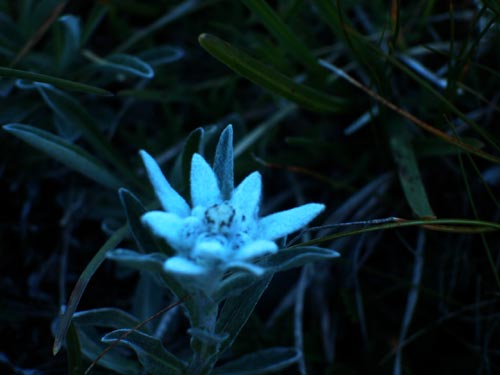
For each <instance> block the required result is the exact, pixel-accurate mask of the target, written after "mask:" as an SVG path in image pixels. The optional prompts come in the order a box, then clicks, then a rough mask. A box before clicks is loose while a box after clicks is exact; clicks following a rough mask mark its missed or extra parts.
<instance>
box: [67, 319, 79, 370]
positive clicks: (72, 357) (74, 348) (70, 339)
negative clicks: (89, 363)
mask: <svg viewBox="0 0 500 375" xmlns="http://www.w3.org/2000/svg"><path fill="white" fill-rule="evenodd" d="M66 346H67V348H68V353H67V358H68V374H69V375H83V363H82V351H81V348H80V339H79V337H78V331H77V329H76V328H75V326H74V325H73V324H72V323H71V324H70V326H69V329H68V336H67V341H66Z"/></svg>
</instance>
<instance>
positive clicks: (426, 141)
mask: <svg viewBox="0 0 500 375" xmlns="http://www.w3.org/2000/svg"><path fill="white" fill-rule="evenodd" d="M461 139H462V141H464V142H465V143H467V144H468V145H470V146H472V147H475V148H477V149H481V148H483V147H484V143H483V142H481V141H480V140H479V139H477V138H471V137H462V138H461ZM412 144H413V149H414V152H415V155H416V156H417V157H418V158H420V157H431V156H433V157H438V156H449V155H456V154H457V152H464V150H462V149H460V148H458V147H456V146H454V145H452V144H450V143H448V142H446V141H444V140H442V139H440V138H430V137H426V138H419V139H415V140H414V141H413V142H412Z"/></svg>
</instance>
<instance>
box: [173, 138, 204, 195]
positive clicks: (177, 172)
mask: <svg viewBox="0 0 500 375" xmlns="http://www.w3.org/2000/svg"><path fill="white" fill-rule="evenodd" d="M204 137H205V130H204V129H203V128H196V129H194V130H193V131H192V132H191V133H189V135H188V136H187V138H186V142H185V143H184V147H183V148H182V151H181V152H180V154H179V155H178V156H177V159H176V161H175V165H174V167H173V169H172V174H171V176H170V179H169V181H171V183H172V187H173V188H174V189H175V190H176V191H178V192H180V193H181V194H182V193H186V192H188V191H189V190H188V189H189V179H190V171H191V159H192V158H193V154H195V153H198V154H203V142H204ZM184 195H187V194H184Z"/></svg>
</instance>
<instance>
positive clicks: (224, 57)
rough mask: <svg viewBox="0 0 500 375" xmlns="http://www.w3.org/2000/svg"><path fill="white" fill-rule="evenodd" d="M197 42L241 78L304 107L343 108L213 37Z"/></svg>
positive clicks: (333, 99) (337, 100)
mask: <svg viewBox="0 0 500 375" xmlns="http://www.w3.org/2000/svg"><path fill="white" fill-rule="evenodd" d="M198 41H199V42H200V45H201V46H202V47H203V48H204V49H205V50H206V51H207V52H209V53H210V54H211V55H212V56H214V57H215V58H216V59H218V60H219V61H221V62H222V63H224V64H225V65H227V66H228V67H229V68H231V69H232V70H233V71H235V72H236V73H238V74H239V75H241V76H242V77H245V78H247V79H248V80H250V81H252V82H253V83H255V84H257V85H259V86H262V87H264V88H266V89H268V90H269V91H271V92H273V93H274V94H277V95H280V96H282V97H284V98H286V99H288V100H291V101H293V102H295V103H297V104H298V105H300V106H302V107H304V108H307V109H310V110H312V111H316V112H333V113H338V112H342V111H345V110H347V107H346V105H347V102H346V101H345V100H344V99H341V98H339V97H335V96H331V95H328V94H325V93H323V92H321V91H318V90H315V89H313V88H311V87H308V86H305V85H302V84H299V83H297V82H295V81H293V80H292V79H290V78H288V77H286V76H284V75H283V74H281V73H280V72H278V71H276V70H275V69H273V68H271V67H269V66H267V65H265V64H263V63H261V62H260V61H258V60H256V59H254V58H253V57H250V56H249V55H247V54H246V53H244V52H242V51H240V50H239V49H237V48H235V47H233V46H231V45H230V44H229V43H227V42H225V41H223V40H222V39H219V38H217V37H216V36H213V35H209V34H201V35H200V36H199V37H198Z"/></svg>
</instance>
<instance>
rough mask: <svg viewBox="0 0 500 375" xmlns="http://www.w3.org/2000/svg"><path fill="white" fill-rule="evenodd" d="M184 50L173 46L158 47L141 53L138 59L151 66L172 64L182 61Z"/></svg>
mask: <svg viewBox="0 0 500 375" xmlns="http://www.w3.org/2000/svg"><path fill="white" fill-rule="evenodd" d="M183 56H184V50H183V49H181V48H179V47H173V46H167V45H166V46H158V47H154V48H151V49H148V50H146V51H142V52H141V53H139V55H138V57H139V58H140V59H141V60H143V61H144V62H145V63H147V64H149V65H151V66H158V65H164V64H170V63H172V62H174V61H178V60H180V59H182V57H183Z"/></svg>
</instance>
